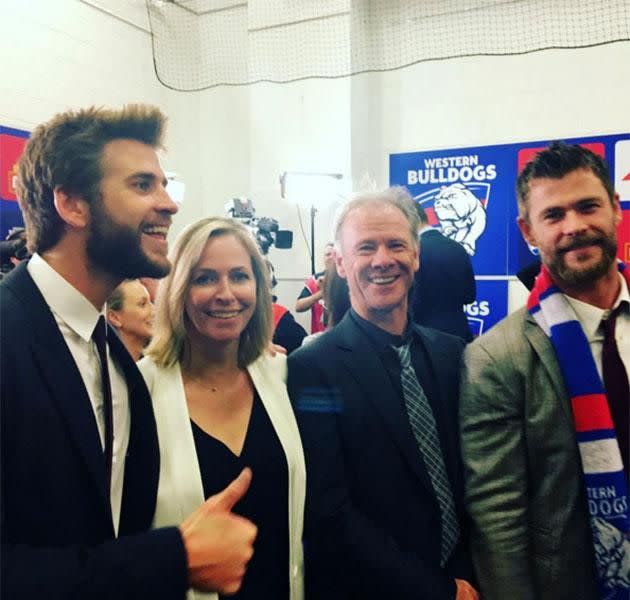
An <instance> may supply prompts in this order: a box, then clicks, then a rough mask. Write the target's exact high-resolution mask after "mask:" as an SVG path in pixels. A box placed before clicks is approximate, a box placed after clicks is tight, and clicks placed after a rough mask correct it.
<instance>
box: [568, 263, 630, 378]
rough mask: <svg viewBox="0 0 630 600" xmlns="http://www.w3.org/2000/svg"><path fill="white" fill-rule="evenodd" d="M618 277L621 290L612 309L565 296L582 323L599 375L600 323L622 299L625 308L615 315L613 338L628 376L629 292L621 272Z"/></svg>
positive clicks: (629, 365) (600, 365)
mask: <svg viewBox="0 0 630 600" xmlns="http://www.w3.org/2000/svg"><path fill="white" fill-rule="evenodd" d="M619 279H620V280H621V290H620V291H619V295H618V296H617V299H616V300H615V303H614V304H613V307H612V309H608V310H604V309H602V308H598V307H597V306H593V305H592V304H587V303H586V302H582V301H581V300H576V299H575V298H571V297H569V296H565V298H566V299H567V300H568V301H569V304H570V305H571V307H572V308H573V310H574V311H575V315H576V317H577V318H578V320H579V321H580V324H581V325H582V329H583V331H584V335H586V339H587V340H588V343H589V345H590V347H591V352H592V353H593V359H594V360H595V366H596V367H597V372H598V373H599V376H600V377H602V354H603V350H604V329H603V327H602V326H601V323H602V320H604V319H607V318H608V316H609V315H610V313H611V312H612V311H613V310H614V309H615V308H617V307H618V306H619V304H621V303H622V302H624V301H625V302H626V308H625V310H622V311H621V312H620V313H619V315H618V316H617V323H616V325H615V340H616V342H617V348H618V349H619V356H621V360H622V361H623V365H624V367H625V368H626V373H627V374H628V376H629V377H630V292H629V291H628V284H627V283H626V280H625V278H624V277H623V275H621V273H620V274H619Z"/></svg>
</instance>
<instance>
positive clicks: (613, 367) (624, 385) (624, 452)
mask: <svg viewBox="0 0 630 600" xmlns="http://www.w3.org/2000/svg"><path fill="white" fill-rule="evenodd" d="M624 304H625V303H623V302H622V303H621V304H620V305H619V306H618V307H617V308H616V309H615V310H614V311H613V312H612V313H611V314H610V316H609V317H608V319H606V320H604V321H602V327H603V328H604V350H603V354H602V370H603V374H604V388H606V397H607V398H608V405H609V406H610V413H611V415H612V418H613V423H614V424H615V430H616V432H617V441H618V442H619V449H620V451H621V460H622V461H623V467H624V470H625V472H626V476H627V474H628V457H629V455H630V447H629V440H628V437H629V436H630V431H629V429H628V419H629V416H628V413H629V412H630V388H629V386H628V374H627V373H626V369H625V367H624V364H623V361H622V360H621V356H620V355H619V348H618V347H617V342H616V340H615V325H616V322H617V316H618V315H619V313H620V312H621V310H623V307H624Z"/></svg>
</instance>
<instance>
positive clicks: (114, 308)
mask: <svg viewBox="0 0 630 600" xmlns="http://www.w3.org/2000/svg"><path fill="white" fill-rule="evenodd" d="M154 314H155V308H154V306H153V302H151V297H150V296H149V292H148V290H147V288H145V287H144V285H142V283H140V280H139V279H127V280H125V281H123V282H122V283H121V284H120V285H119V286H118V287H117V288H116V289H115V290H114V291H113V292H112V293H111V294H110V296H109V298H108V299H107V320H108V321H109V323H110V324H111V325H112V326H113V327H114V328H115V329H116V331H117V332H118V336H119V337H120V339H121V341H122V343H123V344H124V345H125V348H127V351H128V352H129V354H131V358H133V360H134V361H136V362H137V361H139V360H140V359H141V358H142V353H143V352H144V348H145V347H146V345H147V344H148V343H149V341H150V340H151V336H152V335H153V318H154Z"/></svg>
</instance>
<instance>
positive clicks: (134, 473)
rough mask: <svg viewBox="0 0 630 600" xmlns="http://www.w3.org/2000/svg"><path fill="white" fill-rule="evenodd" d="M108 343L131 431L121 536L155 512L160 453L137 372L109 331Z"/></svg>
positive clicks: (150, 410) (143, 525) (141, 525)
mask: <svg viewBox="0 0 630 600" xmlns="http://www.w3.org/2000/svg"><path fill="white" fill-rule="evenodd" d="M108 332H109V334H108V336H107V343H108V344H109V349H110V352H111V353H112V356H113V357H114V358H115V360H116V362H117V363H118V364H119V365H120V366H121V368H122V370H123V373H124V374H125V380H126V383H127V392H128V395H129V411H130V422H131V429H130V431H129V446H128V447H127V455H126V457H125V479H124V487H123V496H122V505H121V510H120V528H119V529H120V535H128V534H131V533H137V532H139V531H144V530H146V529H148V528H149V527H150V525H151V520H152V519H153V514H154V512H155V502H156V497H157V486H158V478H159V472H160V453H159V447H158V439H157V429H156V424H155V418H154V415H153V407H152V404H151V397H150V395H149V392H148V390H147V387H146V385H145V383H144V379H143V378H142V375H141V374H140V371H139V370H138V368H137V367H136V365H135V363H134V362H133V359H132V358H131V356H130V355H129V353H128V352H127V349H126V348H125V347H124V345H123V343H122V342H121V341H120V339H119V338H118V336H117V335H116V333H115V332H114V331H113V330H112V329H111V328H108Z"/></svg>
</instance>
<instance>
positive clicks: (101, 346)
mask: <svg viewBox="0 0 630 600" xmlns="http://www.w3.org/2000/svg"><path fill="white" fill-rule="evenodd" d="M92 339H93V340H94V343H95V344H96V349H97V351H98V357H99V359H100V361H101V386H102V390H103V409H104V410H103V412H104V415H105V465H106V469H107V472H106V473H107V479H106V483H107V488H106V489H107V495H108V496H109V493H110V486H111V481H112V457H113V454H114V408H113V402H112V387H111V383H110V380H109V367H108V366H107V325H106V324H105V318H104V317H103V315H101V316H100V317H99V318H98V322H97V323H96V327H95V328H94V332H93V333H92Z"/></svg>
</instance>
